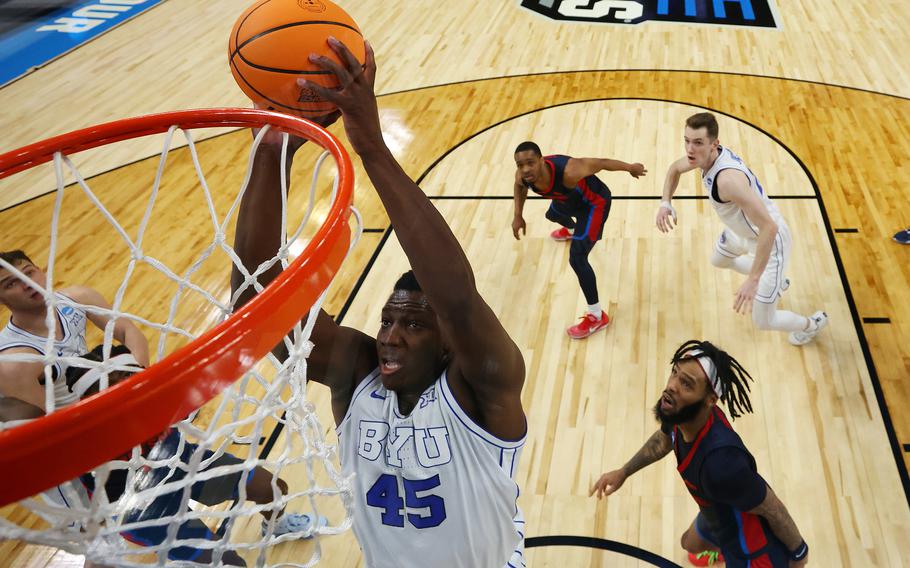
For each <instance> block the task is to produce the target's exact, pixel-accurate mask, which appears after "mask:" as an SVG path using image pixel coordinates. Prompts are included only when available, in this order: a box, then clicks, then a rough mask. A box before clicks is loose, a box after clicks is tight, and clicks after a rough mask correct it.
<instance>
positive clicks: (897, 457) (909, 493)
mask: <svg viewBox="0 0 910 568" xmlns="http://www.w3.org/2000/svg"><path fill="white" fill-rule="evenodd" d="M629 100H632V101H636V100H643V101H652V102H663V103H670V104H679V105H685V106H691V107H694V108H699V109H704V110H708V111H711V112H715V113H717V114H720V115H723V116H726V117H728V118H732V119H734V120H736V121H738V122H740V123H742V124H745V125H747V126H749V127H751V128H753V129H755V130H757V131H759V132H761V133H762V134H764V135H765V136H767V137H769V138H770V139H771V140H773V141H774V142H775V143H776V144H778V145H779V146H780V147H781V148H783V149H784V150H786V151H787V153H788V154H790V156H791V157H792V158H793V159H794V160H796V163H797V164H799V166H800V168H802V170H803V172H804V173H805V174H806V177H807V178H808V179H809V182H810V183H811V184H812V189H813V191H814V192H815V199H816V201H817V202H818V205H819V213H820V214H821V216H822V221H823V223H824V226H825V232H826V234H827V237H828V244H829V245H830V247H831V252H832V254H833V256H834V263H835V265H836V267H837V272H838V276H839V277H840V281H841V287H842V289H843V292H844V296H845V297H846V299H847V306H848V307H849V309H850V315H851V318H852V320H853V328H854V331H855V332H856V336H857V340H858V341H859V344H860V348H861V350H862V353H863V360H864V361H865V363H866V370H867V372H868V373H869V382H870V383H872V390H873V392H874V393H875V400H876V403H877V404H878V408H879V412H880V414H881V418H882V424H883V426H884V427H885V434H886V436H887V439H888V443H889V445H890V446H891V451H892V456H893V458H894V463H895V468H896V469H897V475H898V479H899V480H900V483H901V486H902V487H903V490H904V499H905V500H906V502H907V506H908V508H910V476H908V472H907V467H906V464H905V463H904V459H903V455H902V453H903V452H902V450H901V444H900V442H899V440H898V439H897V433H896V432H895V430H894V423H893V421H892V420H891V414H890V411H889V410H888V405H887V402H886V401H885V398H884V391H883V390H882V386H881V382H880V380H879V377H878V372H877V370H876V368H875V362H874V360H873V358H872V352H871V351H870V349H869V342H868V340H867V339H866V333H865V329H864V328H863V326H862V319H861V316H860V315H859V311H858V309H857V307H856V301H855V299H854V297H853V290H852V288H851V287H850V282H849V280H848V279H847V274H846V269H845V268H844V264H843V260H842V259H841V255H840V249H839V248H838V245H837V240H836V239H835V237H834V230H833V228H832V226H831V221H830V218H829V217H828V211H827V208H826V207H825V202H824V198H823V197H822V195H821V190H820V189H819V186H818V182H817V181H816V180H815V177H814V176H813V175H812V172H811V171H810V170H809V168H808V167H807V166H806V164H805V163H804V162H803V161H802V159H801V158H800V157H799V156H798V155H797V154H796V153H795V152H794V151H793V150H792V149H791V148H790V147H789V146H787V145H786V144H784V143H783V142H782V141H781V140H779V139H778V138H777V137H776V136H774V135H773V134H771V133H770V132H768V131H766V130H764V129H763V128H761V127H759V126H757V125H755V124H753V123H751V122H749V121H748V120H746V119H744V118H741V117H738V116H736V115H733V114H731V113H728V112H725V111H722V110H718V109H715V108H712V107H708V106H705V105H700V104H696V103H691V102H687V101H677V100H672V99H660V98H651V97H603V98H595V99H582V100H577V101H568V102H561V103H556V104H553V105H547V106H543V107H538V108H536V109H533V110H529V111H525V112H522V113H518V114H516V115H513V116H511V117H509V118H506V119H503V120H500V121H497V122H495V123H492V124H490V125H488V126H486V127H484V128H482V129H480V130H478V131H476V132H474V133H473V134H471V135H470V136H468V137H466V138H464V139H463V140H461V141H460V142H458V143H457V144H455V145H454V146H452V147H451V148H449V149H448V150H446V151H445V152H443V153H442V154H441V155H440V156H439V157H438V158H437V159H436V160H434V161H433V162H431V163H430V165H429V166H428V167H427V168H426V169H425V170H424V171H423V173H422V174H421V175H420V176H419V177H418V178H417V179H416V180H415V183H417V185H420V183H421V182H422V181H423V180H424V179H425V178H426V177H427V176H428V175H429V174H430V172H432V171H433V170H434V169H435V168H436V166H437V165H439V164H440V163H441V162H442V160H444V159H445V158H447V157H448V156H449V154H451V153H452V152H454V151H455V150H456V149H458V148H459V147H461V146H463V145H464V144H467V143H468V142H469V141H471V140H472V139H474V138H476V137H477V136H480V135H481V134H483V133H485V132H487V131H488V130H492V129H494V128H497V127H499V126H501V125H503V124H505V123H507V122H510V121H512V120H515V119H518V118H521V117H523V116H527V115H529V114H532V113H537V112H541V111H544V110H549V109H552V108H558V107H562V106H568V105H573V104H587V103H591V102H605V101H629ZM431 199H432V197H431ZM392 230H393V229H392V226H391V225H389V227H388V229H387V232H386V234H384V235H383V238H382V241H381V242H380V243H379V245H377V247H376V249H375V250H374V251H373V255H372V256H371V257H370V261H369V263H368V265H367V266H366V267H365V268H364V274H362V275H361V277H360V278H359V279H358V281H357V284H356V285H355V286H354V287H353V288H352V289H351V293H350V294H349V296H348V299H347V301H346V302H345V309H343V310H342V311H339V314H338V318H337V319H336V321H337V322H338V323H339V324H340V323H341V322H342V320H343V319H344V316H345V315H346V314H347V311H348V309H349V308H350V306H351V305H352V304H353V302H354V299H355V297H356V295H357V293H358V292H359V291H360V288H361V287H362V284H363V282H364V281H365V280H366V276H367V275H368V272H369V268H372V266H373V264H374V263H375V261H376V259H377V258H378V256H379V254H380V253H381V252H382V249H383V247H384V245H385V243H386V242H387V241H388V236H389V235H390V234H391V231H392ZM278 426H279V427H280V426H281V424H279V425H278Z"/></svg>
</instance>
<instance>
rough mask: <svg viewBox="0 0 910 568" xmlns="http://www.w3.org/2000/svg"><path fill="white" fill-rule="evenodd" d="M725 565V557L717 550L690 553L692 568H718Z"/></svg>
mask: <svg viewBox="0 0 910 568" xmlns="http://www.w3.org/2000/svg"><path fill="white" fill-rule="evenodd" d="M723 563H724V555H723V554H721V553H720V552H717V551H716V550H705V551H704V552H699V553H698V554H695V553H694V552H690V553H689V564H691V565H692V566H716V565H717V564H723Z"/></svg>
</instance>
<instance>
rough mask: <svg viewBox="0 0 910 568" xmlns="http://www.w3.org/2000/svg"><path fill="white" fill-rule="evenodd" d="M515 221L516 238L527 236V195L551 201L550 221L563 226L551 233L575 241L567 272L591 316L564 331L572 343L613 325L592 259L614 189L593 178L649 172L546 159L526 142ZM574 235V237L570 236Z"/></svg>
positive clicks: (612, 163) (518, 157)
mask: <svg viewBox="0 0 910 568" xmlns="http://www.w3.org/2000/svg"><path fill="white" fill-rule="evenodd" d="M515 165H516V166H517V170H516V171H515V189H514V198H515V218H514V219H513V220H512V234H513V235H514V236H515V238H516V239H519V238H520V237H519V236H518V235H519V232H520V231H523V232H525V233H527V225H526V224H525V220H524V217H522V211H523V210H524V204H525V200H526V199H527V197H528V190H529V189H530V190H531V191H533V192H534V193H536V194H538V195H541V196H543V197H546V198H547V199H550V200H552V203H551V204H550V208H549V209H548V210H547V213H546V217H547V219H549V220H550V221H553V222H554V223H559V224H560V225H562V227H561V228H559V229H556V230H555V231H553V232H552V233H550V237H552V238H553V239H554V240H557V241H568V240H571V241H572V244H571V245H570V247H569V266H571V267H572V270H573V271H574V272H575V275H576V276H577V277H578V283H579V285H580V286H581V291H582V293H583V294H584V296H585V301H586V302H587V303H588V310H587V313H586V314H585V315H584V316H583V317H582V318H581V321H580V322H579V323H577V324H575V325H573V326H571V327H569V328H568V329H567V330H566V333H568V334H569V337H571V338H572V339H583V338H585V337H588V336H589V335H591V334H592V333H594V332H596V331H599V330H601V329H603V328H605V327H607V325H609V323H610V317H609V316H608V315H607V313H606V311H604V310H603V308H602V307H601V305H600V298H599V296H598V294H597V277H596V276H595V274H594V269H593V268H592V267H591V263H590V262H588V255H589V254H591V249H593V248H594V245H595V243H597V241H599V240H600V238H601V237H602V236H603V229H604V224H605V223H606V222H607V217H608V216H609V215H610V189H609V188H608V187H607V186H606V184H605V183H604V182H602V181H600V180H599V179H598V178H597V176H595V175H594V174H595V173H597V172H599V171H601V170H606V171H611V172H614V171H623V172H629V174H630V175H631V176H632V177H634V178H639V177H641V176H643V175H645V173H647V170H646V169H645V167H644V166H643V165H641V164H637V163H636V164H627V163H626V162H621V161H619V160H611V159H606V158H604V159H599V158H572V157H569V156H561V155H553V156H543V155H542V154H541V152H540V147H539V146H538V145H537V144H535V143H534V142H522V143H521V144H519V145H518V147H517V148H515ZM569 229H572V232H571V233H570V232H569Z"/></svg>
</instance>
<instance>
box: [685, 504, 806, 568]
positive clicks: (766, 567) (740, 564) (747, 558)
mask: <svg viewBox="0 0 910 568" xmlns="http://www.w3.org/2000/svg"><path fill="white" fill-rule="evenodd" d="M695 532H697V533H698V536H699V537H701V539H702V540H704V541H707V542H710V543H711V544H713V545H714V546H716V547H717V548H719V549H720V551H721V554H723V555H724V561H725V562H726V568H788V567H789V566H790V554H789V552H788V551H787V549H786V548H785V547H784V544H783V543H782V542H781V541H780V540H779V539H778V538H777V537H776V536H774V535H773V534H769V535H768V537H769V538H768V539H765V538H764V535H762V540H763V541H764V543H765V546H763V547H762V548H760V549H758V550H757V552H755V553H753V554H749V555H745V554H743V552H742V550H740V549H738V548H732V549H731V548H726V547H722V546H720V545H719V544H718V539H717V538H715V537H714V535H713V534H712V533H711V529H710V528H708V525H707V523H706V522H705V519H704V517H703V516H702V514H701V513H699V514H698V516H696V517H695ZM740 532H741V533H742V531H740ZM740 538H741V540H745V539H746V537H745V536H741V537H740Z"/></svg>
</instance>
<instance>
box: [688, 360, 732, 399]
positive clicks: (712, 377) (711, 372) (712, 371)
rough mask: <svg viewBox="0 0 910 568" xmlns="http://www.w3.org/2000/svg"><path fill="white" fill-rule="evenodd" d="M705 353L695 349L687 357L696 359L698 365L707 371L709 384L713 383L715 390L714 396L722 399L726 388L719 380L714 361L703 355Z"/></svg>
mask: <svg viewBox="0 0 910 568" xmlns="http://www.w3.org/2000/svg"><path fill="white" fill-rule="evenodd" d="M703 353H704V352H703V351H702V350H701V349H693V350H692V351H689V352H688V353H686V357H694V358H695V360H696V361H698V364H699V365H701V368H702V369H703V370H704V371H705V376H707V377H708V382H710V383H711V388H713V389H714V394H716V395H717V398H720V397H722V396H723V395H724V387H723V385H721V384H720V381H719V380H717V367H716V366H715V365H714V361H712V360H711V358H710V357H708V356H707V355H703ZM699 355H701V357H699Z"/></svg>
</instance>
